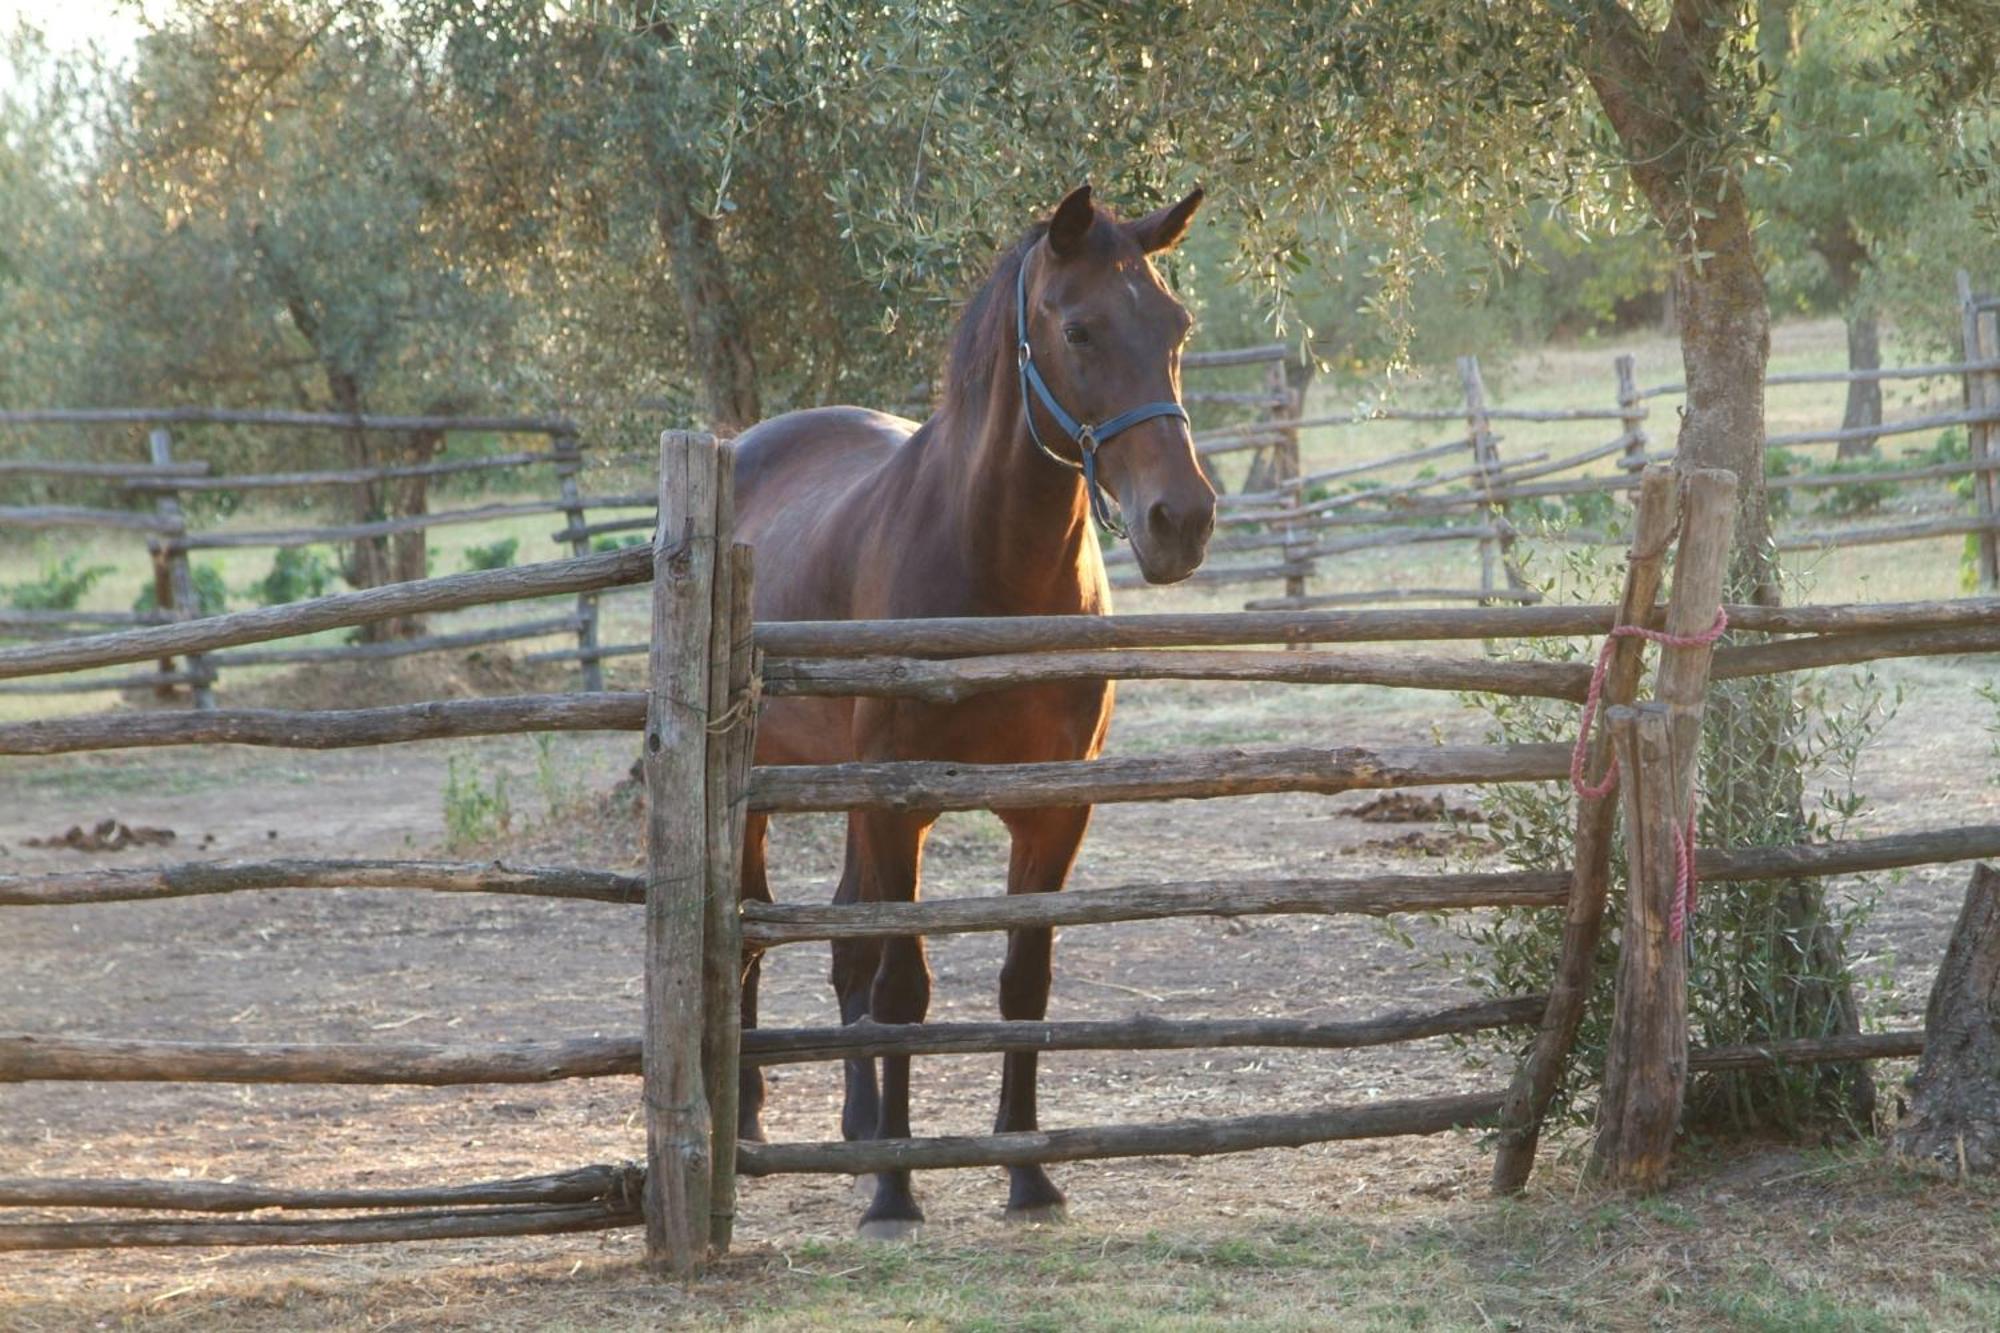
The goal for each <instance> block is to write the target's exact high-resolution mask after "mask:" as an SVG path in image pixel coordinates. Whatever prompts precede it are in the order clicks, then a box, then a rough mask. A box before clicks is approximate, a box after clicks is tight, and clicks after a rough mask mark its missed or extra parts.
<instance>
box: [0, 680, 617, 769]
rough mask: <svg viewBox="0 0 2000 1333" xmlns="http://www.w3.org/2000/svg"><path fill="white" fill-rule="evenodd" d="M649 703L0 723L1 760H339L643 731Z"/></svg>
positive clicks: (530, 697)
mask: <svg viewBox="0 0 2000 1333" xmlns="http://www.w3.org/2000/svg"><path fill="white" fill-rule="evenodd" d="M645 725H646V696H645V695H644V694H641V693H637V692H634V693H605V694H521V695H513V696H503V697H500V698H493V699H442V700H433V701H432V702H429V703H419V704H398V705H393V706H390V707H385V708H329V709H318V710H313V711H300V710H291V709H282V708H217V709H213V710H211V711H209V712H205V713H149V714H143V715H139V716H134V715H132V714H130V713H103V714H97V715H94V716H86V717H56V718H44V719H40V720H37V721H33V722H8V723H0V755H6V754H67V753H71V752H74V751H79V750H135V749H152V748H156V747H159V746H163V745H264V746H275V747H278V748H282V749H294V750H341V749H350V748H353V747H355V746H362V745H393V744H397V743H400V742H402V741H428V740H442V739H445V738H447V737H454V736H510V735H514V734H516V733H519V732H525V731H642V730H644V729H645Z"/></svg>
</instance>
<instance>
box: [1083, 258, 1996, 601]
mask: <svg viewBox="0 0 2000 1333" xmlns="http://www.w3.org/2000/svg"><path fill="white" fill-rule="evenodd" d="M1959 297H1960V306H1961V312H1962V327H1961V330H1960V340H1961V347H1962V351H1963V355H1962V357H1961V359H1960V360H1958V361H1954V362H1949V363H1945V364H1938V365H1914V366H1901V367H1888V368H1883V369H1879V370H1869V371H1847V370H1831V371H1805V372H1786V373H1779V374H1773V375H1770V376H1768V377H1767V381H1766V382H1767V383H1769V384H1771V385H1795V384H1844V383H1852V382H1856V381H1875V382H1881V381H1890V380H1906V381H1923V380H1932V379H1943V378H1949V377H1956V378H1957V379H1959V381H1960V383H1961V386H1962V398H1963V406H1962V408H1961V409H1960V410H1956V411H1949V412H1937V411H1924V412H1921V413H1919V414H1918V415H1915V416H1911V417H1907V418H1904V419H1900V420H1891V421H1886V422H1883V423H1881V424H1880V425H1874V426H1853V427H1840V428H1825V429H1815V430H1809V431H1799V432H1791V433H1779V434H1775V435H1771V436H1769V437H1768V438H1767V439H1766V441H1765V444H1766V447H1767V449H1769V450H1771V451H1772V453H1773V457H1774V459H1784V460H1789V458H1790V457H1791V454H1790V451H1793V450H1797V449H1800V448H1804V447H1810V446H1819V445H1827V444H1835V445H1837V444H1841V443H1844V442H1846V441H1850V440H1856V439H1867V440H1871V441H1872V440H1876V439H1883V438H1890V437H1895V436H1902V435H1910V434H1922V433H1932V432H1937V431H1940V430H1945V429H1949V428H1953V427H1962V428H1964V429H1965V431H1966V433H1967V437H1968V443H1969V449H1968V456H1967V457H1966V458H1965V459H1964V460H1962V461H1961V460H1945V461H1924V462H1916V463H1912V464H1911V465H1909V466H1903V467H1896V466H1871V467H1868V468H1865V469H1860V468H1853V467H1844V468H1824V469H1814V470H1807V471H1802V472H1787V473H1779V472H1778V469H1777V468H1776V467H1775V466H1774V468H1773V472H1774V475H1772V476H1771V477H1770V478H1769V480H1768V486H1769V488H1770V489H1771V490H1773V491H1777V492H1780V493H1784V492H1800V493H1804V492H1811V491H1824V490H1831V489H1838V488H1857V487H1891V486H1893V487H1899V488H1900V487H1904V486H1907V485H1908V484H1910V483H1917V482H1944V483H1950V482H1953V481H1956V480H1958V479H1960V478H1970V479H1971V481H1972V487H1973V503H1972V506H1971V511H1970V512H1940V513H1937V514H1933V515H1929V516H1926V517H1922V518H1918V519H1914V520H1911V521H1907V522H1898V523H1873V524H1863V525H1855V526H1846V527H1833V528H1825V529H1800V530H1793V531H1787V532H1784V533H1781V535H1780V539H1779V546H1780V549H1783V550H1788V551H1818V550H1826V549H1832V548H1837V547H1848V546H1863V545H1882V544H1890V543H1899V542H1910V541H1921V540H1925V539H1929V538H1935V537H1940V536H1952V535H1957V534H1960V533H1964V534H1969V535H1971V536H1972V537H1973V539H1974V543H1975V548H1976V549H1975V551H1974V573H1975V582H1976V584H1977V586H1978V587H1980V588H1981V589H1982V590H1984V591H1986V592H1989V593H1991V592H1996V591H2000V429H1996V423H2000V325H1996V319H2000V300H1996V299H1995V298H1992V297H1989V296H1983V295H1977V294H1975V291H1974V289H1973V286H1972V283H1971V280H1970V278H1969V277H1967V276H1966V275H1965V274H1963V273H1961V274H1960V275H1959ZM1259 350H1263V349H1259ZM1279 350H1280V353H1281V354H1282V349H1279ZM1611 369H1612V372H1613V373H1612V377H1611V385H1610V386H1609V387H1610V388H1611V390H1612V392H1609V393H1607V394H1606V398H1607V399H1608V400H1609V401H1607V402H1604V403H1603V404H1602V405H1599V406H1576V407H1565V408H1536V409H1528V408H1505V407H1497V406H1494V405H1492V404H1490V403H1489V402H1488V400H1487V395H1486V390H1485V385H1484V382H1483V380H1482V377H1481V374H1480V369H1479V365H1478V362H1477V360H1476V358H1472V357H1461V358H1460V359H1459V362H1458V373H1459V381H1460V390H1461V395H1462V402H1463V405H1462V407H1458V408H1450V409H1429V410H1413V409H1404V408H1395V407H1388V406H1380V405H1376V406H1364V407H1361V408H1357V409H1355V410H1353V411H1349V412H1341V413H1330V414H1322V415H1313V416H1306V415H1297V414H1295V415H1293V416H1292V417H1290V418H1282V419H1281V418H1276V417H1273V418H1269V419H1266V420H1263V421H1257V422H1251V423H1247V424H1241V425H1233V426H1225V427H1220V428H1216V429H1211V430H1204V431H1199V432H1197V433H1196V435H1195V443H1196V447H1197V449H1198V450H1199V451H1200V453H1201V455H1202V457H1203V458H1204V459H1220V458H1223V457H1226V456H1230V455H1234V454H1238V453H1251V454H1254V455H1256V456H1258V458H1259V459H1260V460H1263V459H1265V458H1267V457H1268V459H1269V466H1263V465H1262V464H1261V463H1260V464H1259V465H1253V468H1252V472H1251V476H1252V477H1253V478H1275V479H1276V480H1275V484H1253V485H1250V486H1247V487H1245V488H1243V489H1242V490H1239V491H1238V492H1237V493H1236V494H1230V495H1225V496H1223V497H1222V500H1221V512H1220V514H1219V516H1218V523H1217V533H1216V538H1215V540H1214V542H1213V543H1212V545H1211V548H1210V549H1211V551H1212V552H1213V553H1214V554H1215V555H1217V556H1219V557H1221V558H1220V559H1215V560H1211V561H1210V563H1209V565H1208V566H1207V567H1206V568H1205V569H1203V570H1202V571H1201V572H1200V573H1198V574H1196V575H1195V576H1194V579H1193V580H1192V582H1193V583H1195V584H1196V585H1197V586H1202V585H1205V586H1210V587H1223V586H1232V585H1244V584H1260V583H1272V582H1278V581H1282V582H1283V583H1284V585H1285V588H1284V592H1283V594H1282V595H1281V596H1263V597H1255V598H1253V599H1251V600H1250V601H1248V602H1247V603H1246V605H1247V608H1248V609H1251V610H1277V609H1286V608H1308V607H1331V606H1343V605H1365V604H1368V603H1374V602H1383V601H1396V600H1419V601H1477V602H1480V603H1486V604H1491V603H1496V602H1532V601H1534V600H1536V598H1537V594H1536V593H1535V591H1534V590H1533V589H1530V588H1528V587H1526V586H1525V585H1524V583H1523V581H1522V579H1521V578H1520V576H1519V571H1518V570H1517V569H1516V567H1515V566H1514V564H1513V562H1512V561H1511V560H1510V559H1509V548H1510V547H1511V546H1512V544H1513V542H1514V540H1515V538H1516V535H1517V534H1516V525H1517V524H1520V523H1521V522H1522V521H1523V518H1522V516H1523V512H1524V507H1531V506H1533V505H1535V504H1537V503H1539V502H1542V501H1548V500H1562V499H1574V498H1576V497H1584V496H1592V495H1601V494H1608V493H1613V492H1618V491H1624V490H1628V489H1629V488H1630V486H1631V482H1632V475H1633V474H1634V473H1635V472H1636V471H1637V470H1638V469H1640V468H1642V467H1644V466H1645V465H1646V464H1647V463H1649V462H1659V461H1669V460H1671V458H1672V456H1673V455H1672V449H1671V443H1672V442H1671V440H1656V439H1655V437H1654V436H1653V435H1652V434H1651V433H1649V431H1648V429H1647V422H1648V420H1649V414H1650V411H1651V407H1652V404H1654V403H1655V402H1656V401H1658V400H1662V399H1668V400H1670V399H1672V398H1674V397H1677V396H1680V395H1682V394H1684V392H1685V386H1684V385H1682V384H1678V383H1675V384H1660V385H1654V386H1651V387H1647V388H1641V387H1640V386H1639V384H1638V382H1637V377H1636V373H1635V369H1634V364H1633V360H1632V358H1631V357H1629V356H1620V357H1617V358H1615V360H1614V361H1613V363H1612V367H1611ZM1189 398H1190V401H1193V400H1194V398H1195V395H1192V394H1190V395H1189ZM1422 421H1437V422H1440V423H1443V422H1451V423H1454V424H1458V425H1461V426H1462V430H1461V432H1460V433H1459V434H1458V435H1456V436H1455V437H1454V438H1452V439H1449V440H1446V441H1443V442H1442V443H1439V444H1436V445H1432V446H1429V447H1426V448H1419V449H1413V450H1399V451H1395V452H1389V453H1383V454H1379V455H1375V456H1372V457H1367V458H1363V459H1359V460H1356V461H1352V462H1347V463H1343V464H1341V465H1340V466H1337V467H1330V468H1324V469H1318V470H1314V471H1311V472H1301V471H1300V469H1299V467H1298V465H1297V460H1298V458H1299V449H1300V446H1299V442H1298V439H1299V432H1301V431H1319V430H1326V429H1332V428H1340V429H1364V430H1365V429H1367V428H1369V427H1370V426H1371V425H1375V424H1382V423H1407V422H1422ZM1588 421H1602V422H1604V423H1605V425H1606V427H1607V428H1611V429H1614V430H1615V434H1613V435H1612V436H1611V438H1609V439H1608V440H1606V441H1604V442H1602V443H1600V444H1596V445H1592V446H1589V447H1586V448H1582V449H1573V450H1569V451H1566V452H1562V453H1560V454H1558V455H1557V456H1555V457H1551V456H1550V454H1549V452H1548V451H1546V450H1533V451H1531V450H1518V451H1514V450H1510V456H1507V457H1503V456H1502V453H1501V449H1500V444H1501V437H1500V436H1499V435H1498V434H1496V427H1497V428H1498V429H1502V430H1504V429H1510V428H1512V423H1521V424H1522V425H1523V426H1526V425H1531V424H1533V423H1548V422H1588ZM1453 459H1459V460H1462V465H1460V466H1456V467H1453V466H1450V465H1449V464H1450V463H1451V461H1452V460H1453ZM1607 466H1611V467H1614V468H1615V469H1616V471H1613V472H1612V473H1610V474H1609V475H1604V470H1605V469H1606V467H1607ZM1412 467H1420V468H1422V469H1423V470H1422V471H1420V472H1419V473H1418V475H1417V476H1416V477H1415V478H1413V479H1410V480H1403V481H1394V482H1387V481H1385V482H1380V483H1378V484H1372V485H1371V484H1365V483H1366V479H1367V478H1368V477H1369V476H1370V475H1371V474H1381V473H1397V472H1406V471H1407V470H1409V469H1410V468H1412ZM1335 486H1339V487H1342V488H1344V489H1341V490H1338V491H1334V492H1332V493H1329V489H1328V488H1330V487H1335ZM1947 508H1951V509H1955V505H1953V506H1947ZM1563 539H1564V540H1577V541H1586V542H1590V541H1611V542H1613V544H1622V541H1623V539H1622V537H1621V538H1617V539H1611V538H1606V537H1605V536H1603V535H1602V534H1599V533H1595V532H1587V531H1580V532H1576V533H1574V534H1571V535H1569V536H1566V537H1564V538H1563ZM1440 542H1442V543H1454V544H1458V543H1462V544H1466V545H1469V546H1472V547H1474V548H1475V549H1476V550H1477V551H1478V554H1479V570H1478V578H1477V586H1469V585H1470V584H1471V583H1472V580H1468V581H1467V586H1456V587H1401V588H1379V589H1367V588H1355V587H1343V588H1339V589H1337V590H1322V591H1320V592H1317V593H1312V592H1309V591H1307V589H1306V584H1307V581H1308V580H1309V579H1312V578H1314V577H1318V576H1321V575H1323V573H1324V567H1325V566H1326V564H1327V562H1328V561H1330V560H1334V559H1336V558H1337V557H1340V556H1343V555H1348V554H1353V553H1357V552H1362V551H1372V550H1384V549H1392V548H1402V547H1409V546H1415V545H1419V544H1429V543H1440ZM1106 560H1107V563H1108V564H1110V565H1112V566H1113V567H1114V569H1115V570H1116V571H1118V572H1117V573H1116V574H1115V576H1114V586H1117V587H1121V588H1132V589H1142V588H1145V587H1147V586H1149V585H1147V584H1146V583H1145V582H1144V580H1142V579H1141V578H1139V577H1138V575H1137V573H1136V571H1133V570H1131V568H1130V567H1131V565H1132V563H1133V561H1132V556H1131V553H1130V552H1129V551H1123V550H1120V551H1114V552H1111V553H1109V554H1108V555H1107V557H1106Z"/></svg>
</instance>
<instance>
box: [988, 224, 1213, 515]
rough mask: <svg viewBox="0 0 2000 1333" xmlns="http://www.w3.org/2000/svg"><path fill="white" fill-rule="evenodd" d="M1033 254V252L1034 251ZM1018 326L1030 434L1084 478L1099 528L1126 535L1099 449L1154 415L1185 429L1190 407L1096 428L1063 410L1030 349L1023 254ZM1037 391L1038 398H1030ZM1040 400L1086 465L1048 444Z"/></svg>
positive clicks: (1163, 407)
mask: <svg viewBox="0 0 2000 1333" xmlns="http://www.w3.org/2000/svg"><path fill="white" fill-rule="evenodd" d="M1029 253H1033V251H1032V250H1031V251H1030V252H1029ZM1014 327H1015V329H1016V330H1017V331H1018V332H1019V334H1020V345H1019V346H1018V347H1017V348H1016V350H1015V360H1016V362H1017V363H1018V364H1019V366H1020V369H1021V410H1022V411H1023V412H1025V413H1026V414H1027V417H1028V436H1029V438H1030V439H1032V440H1034V442H1035V447H1036V448H1037V449H1040V450H1041V451H1042V452H1043V453H1044V454H1046V455H1047V456H1048V457H1050V458H1052V459H1054V460H1055V461H1056V462H1058V463H1061V464H1062V465H1063V466H1064V467H1066V468H1068V469H1070V470H1071V471H1072V472H1081V473H1082V474H1083V489H1084V492H1085V493H1086V494H1088V495H1089V496H1090V514H1091V517H1092V518H1094V519H1096V520H1097V526H1098V527H1100V528H1103V529H1104V530H1105V531H1106V532H1108V533H1110V534H1111V535H1112V536H1114V537H1123V536H1125V535H1126V531H1125V525H1124V524H1123V523H1121V522H1120V521H1119V519H1118V516H1117V515H1116V514H1113V513H1112V512H1111V504H1110V502H1109V501H1108V500H1106V499H1105V498H1104V491H1103V490H1102V488H1100V487H1099V486H1098V484H1097V447H1098V446H1099V445H1101V444H1103V443H1105V442H1106V441H1107V440H1109V439H1110V438H1111V437H1112V436H1114V435H1116V434H1118V433H1119V432H1121V431H1124V430H1127V429H1130V428H1131V427H1133V426H1136V425H1138V424H1139V423H1140V422H1142V421H1151V420H1152V419H1153V418H1154V417H1178V418H1179V419H1180V423H1181V425H1183V426H1186V425H1187V424H1188V414H1187V409H1186V408H1184V407H1182V406H1181V405H1180V404H1179V403H1171V402H1159V403H1146V404H1143V405H1142V406H1139V407H1135V408H1133V409H1131V410H1130V411H1129V412H1120V413H1119V414H1118V415H1117V416H1115V417H1113V418H1111V419H1110V420H1109V421H1106V422H1102V423H1100V424H1098V425H1095V426H1092V425H1090V424H1088V423H1086V422H1082V421H1078V420H1077V419H1076V418H1075V417H1073V416H1071V415H1070V414H1069V413H1068V412H1065V411H1064V410H1063V405H1062V404H1061V403H1059V402H1057V401H1056V396H1055V394H1053V393H1051V392H1050V391H1049V386H1048V384H1047V383H1046V382H1045V381H1044V380H1043V379H1042V372H1041V371H1039V370H1037V369H1035V353H1034V351H1033V349H1031V348H1030V347H1029V346H1028V256H1027V255H1022V256H1021V267H1020V269H1019V270H1018V271H1017V272H1016V273H1015V275H1014ZM1030 390H1033V393H1034V397H1033V398H1030V397H1029V391H1030ZM1036 399H1039V400H1040V401H1041V404H1042V406H1043V407H1045V408H1047V409H1048V413H1049V415H1050V416H1052V417H1054V418H1055V419H1056V425H1058V426H1060V427H1061V428H1062V432H1063V434H1065V435H1067V436H1068V437H1069V438H1070V442H1071V443H1073V444H1075V445H1076V447H1077V452H1078V453H1079V454H1080V455H1081V456H1082V460H1083V461H1082V462H1071V461H1070V460H1069V459H1067V458H1064V457H1063V456H1062V455H1061V454H1059V453H1057V452H1056V451H1055V450H1053V449H1051V448H1049V446H1048V445H1047V444H1046V443H1044V442H1043V440H1042V433H1041V431H1040V430H1038V429H1037V428H1036V426H1035V400H1036Z"/></svg>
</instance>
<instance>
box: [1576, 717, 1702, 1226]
mask: <svg viewBox="0 0 2000 1333" xmlns="http://www.w3.org/2000/svg"><path fill="white" fill-rule="evenodd" d="M1667 712H1668V710H1667V707H1666V705H1664V704H1646V705H1644V706H1642V707H1639V708H1624V707H1620V708H1613V709H1611V710H1610V712H1609V713H1608V714H1607V715H1606V718H1605V723H1606V728H1605V729H1606V730H1607V731H1609V732H1610V733H1611V743H1612V747H1613V749H1614V750H1615V752H1616V753H1617V756H1618V768H1619V781H1618V785H1619V788H1620V790H1621V791H1622V792H1623V793H1624V798H1625V855H1626V869H1627V874H1628V876H1629V883H1628V888H1627V892H1626V896H1625V929H1624V934H1623V936H1622V938H1621V940H1620V943H1619V956H1618V1007H1617V1010H1616V1012H1615V1013H1614V1014H1613V1016H1612V1020H1611V1038H1610V1046H1609V1049H1608V1051H1607V1052H1606V1055H1605V1062H1604V1093H1603V1098H1602V1100H1601V1101H1600V1102H1599V1103H1598V1110H1597V1142H1596V1145H1595V1147H1594V1149H1593V1153H1592V1157H1591V1171H1592V1172H1593V1174H1595V1175H1597V1176H1599V1177H1600V1178H1602V1179H1603V1180H1604V1181H1606V1182H1607V1183H1609V1184H1613V1185H1622V1186H1627V1187H1630V1188H1633V1189H1641V1190H1651V1189H1658V1188H1659V1187H1660V1186H1662V1185H1664V1184H1666V1180H1667V1163H1668V1161H1669V1159H1670V1158H1671V1156H1672V1153H1673V1144H1674V1131H1675V1130H1676V1129H1677V1128H1678V1127H1679V1125H1680V1118H1681V1095H1682V1092H1683V1091H1684V1090H1685V1088H1686V1086H1687V1061H1688V1033H1687V950H1686V949H1685V947H1683V942H1682V941H1681V940H1677V939H1675V938H1674V936H1673V932H1672V929H1671V923H1672V920H1673V916H1674V900H1675V898H1676V896H1677V894H1678V892H1679V889H1678V872H1677V868H1676V858H1675V853H1674V840H1675V837H1676V833H1675V829H1676V827H1677V826H1678V824H1679V822H1680V817H1679V814H1678V812H1677V810H1676V806H1675V802H1674V789H1673V770H1674V764H1673V755H1672V742H1671V741H1670V740H1669V737H1670V735H1671V733H1672V730H1673V728H1672V726H1671V725H1670V723H1669V720H1668V716H1667Z"/></svg>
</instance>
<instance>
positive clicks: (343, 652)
mask: <svg viewBox="0 0 2000 1333" xmlns="http://www.w3.org/2000/svg"><path fill="white" fill-rule="evenodd" d="M577 624H578V621H577V618H576V617H575V616H574V615H568V616H555V617H552V618H550V619H548V620H528V621H523V622H521V623H519V624H515V625H495V626H493V627H492V628H490V629H473V630H464V631H462V632H460V633H457V634H426V635H424V636H423V637H421V638H416V639H388V640H385V641H384V642H381V643H348V644H340V645H338V646H330V647H325V648H232V649H228V650H226V651H224V652H219V653H211V654H209V656H208V664H209V665H210V666H277V665H282V664H285V663H291V662H381V661H388V660H390V659H393V658H398V657H414V656H416V655H418V654H420V653H442V652H450V651H452V650H454V649H458V648H476V647H478V646H480V645H481V644H488V643H507V642H510V641H512V640H515V639H539V638H542V637H544V636H546V635H550V634H574V633H575V632H576V627H577ZM0 688H4V687H0Z"/></svg>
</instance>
